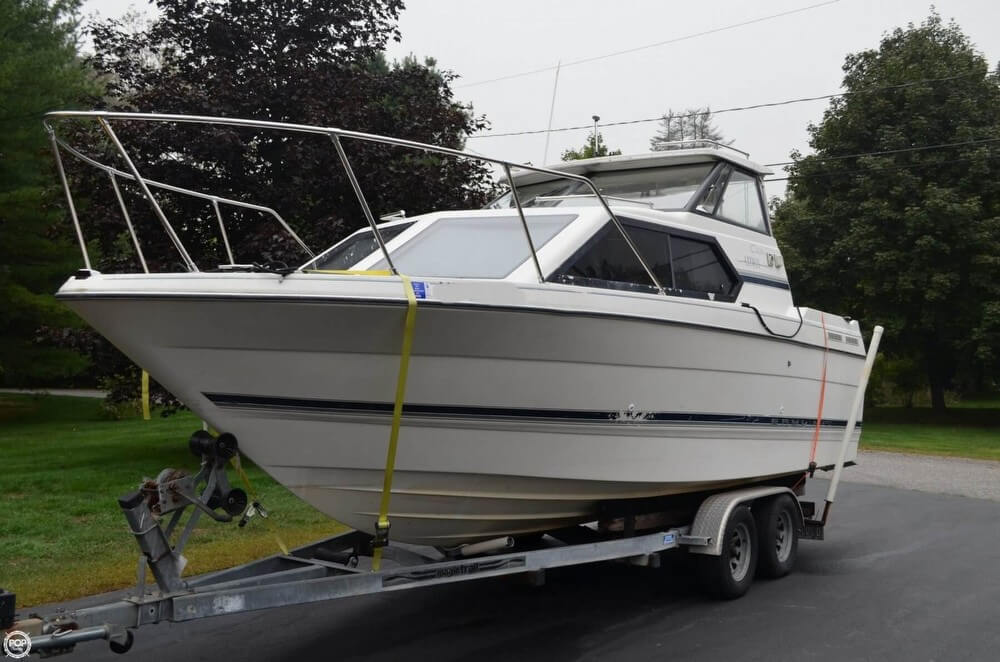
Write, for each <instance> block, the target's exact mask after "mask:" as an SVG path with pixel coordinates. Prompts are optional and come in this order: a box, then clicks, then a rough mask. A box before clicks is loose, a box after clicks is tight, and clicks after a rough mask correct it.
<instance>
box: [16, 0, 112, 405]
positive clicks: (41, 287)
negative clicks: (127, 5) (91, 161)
mask: <svg viewBox="0 0 1000 662" xmlns="http://www.w3.org/2000/svg"><path fill="white" fill-rule="evenodd" d="M79 6H80V2H79V0H55V1H54V2H45V1H44V0H0V26H3V27H2V36H0V301H3V313H2V314H0V383H6V384H15V385H19V386H37V385H51V384H53V383H59V382H60V381H64V380H66V379H70V378H72V377H74V376H75V375H78V374H79V373H80V372H81V371H82V370H83V369H84V368H85V367H86V365H87V361H86V359H85V358H84V357H83V356H81V355H80V354H78V353H76V352H73V351H70V350H67V349H60V348H56V347H52V346H46V345H43V344H39V343H37V342H36V335H37V333H38V330H39V328H40V327H43V326H46V325H59V326H66V325H72V324H75V323H77V320H76V317H75V316H74V315H73V314H72V313H70V312H69V311H68V310H66V309H65V308H64V307H63V306H62V305H60V304H59V303H57V302H56V300H55V299H54V298H53V296H52V293H53V292H54V291H55V289H56V288H58V286H59V284H60V283H61V282H62V281H63V280H65V278H66V277H67V276H68V275H69V274H71V273H72V272H73V270H74V269H75V268H76V267H77V266H78V265H79V263H80V257H79V255H80V254H79V249H78V248H77V247H76V246H75V245H74V243H73V240H72V239H71V237H72V233H71V232H70V230H69V226H68V225H65V224H64V223H63V218H62V213H61V211H60V209H59V206H58V204H59V202H58V198H59V196H60V195H62V191H61V189H58V188H56V187H55V186H54V184H55V182H56V179H55V177H56V175H55V169H54V168H53V167H52V155H51V151H50V149H49V144H48V137H47V136H46V134H45V131H44V129H43V127H42V122H41V119H42V114H43V113H44V112H45V111H47V110H51V109H53V108H60V107H66V106H70V105H73V104H75V103H77V102H78V101H79V100H80V99H81V98H83V97H85V96H87V95H88V94H91V93H93V91H94V90H95V84H94V80H93V76H92V75H91V73H90V71H89V69H88V68H87V67H86V66H84V65H83V63H82V62H81V60H80V58H79V57H78V55H77V40H76V31H77V25H78V22H77V18H76V13H77V10H78V9H79Z"/></svg>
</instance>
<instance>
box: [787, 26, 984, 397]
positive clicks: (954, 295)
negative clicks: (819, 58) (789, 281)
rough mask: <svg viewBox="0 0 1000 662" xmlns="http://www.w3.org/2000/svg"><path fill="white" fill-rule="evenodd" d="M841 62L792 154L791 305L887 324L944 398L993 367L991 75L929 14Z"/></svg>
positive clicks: (902, 353) (893, 346)
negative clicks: (804, 148) (834, 83)
mask: <svg viewBox="0 0 1000 662" xmlns="http://www.w3.org/2000/svg"><path fill="white" fill-rule="evenodd" d="M844 72H845V77H844V87H845V89H846V91H847V92H849V94H848V95H846V96H843V97H839V98H837V99H835V100H833V101H832V102H831V104H830V107H829V108H828V109H827V111H826V112H825V114H824V116H823V120H822V121H821V122H820V123H819V124H817V125H814V126H810V127H809V132H810V135H811V137H810V145H811V146H812V148H813V149H814V150H815V154H814V155H811V156H807V157H800V156H799V155H798V154H793V158H794V160H795V165H793V166H791V167H790V168H789V176H790V178H791V179H790V181H789V188H788V196H787V199H786V200H785V201H783V202H779V203H778V204H776V206H775V216H776V220H775V224H774V226H775V231H776V233H777V236H778V239H779V241H780V242H781V244H782V247H783V249H784V253H785V256H786V260H787V264H788V268H789V271H790V272H791V275H792V276H793V277H794V280H795V283H796V288H797V293H798V297H799V299H800V301H802V302H803V303H805V304H806V305H814V306H818V307H825V308H827V309H833V310H839V311H843V312H845V313H847V314H850V315H852V316H854V317H858V318H860V319H864V320H866V321H868V322H870V323H873V322H881V323H883V324H884V325H885V327H886V342H885V344H884V346H885V348H886V350H887V351H888V352H889V353H891V354H893V355H895V356H896V357H907V358H910V359H913V360H916V361H918V362H919V363H920V364H921V365H922V366H923V369H924V370H925V371H926V374H927V379H928V383H929V385H930V389H931V396H932V403H933V406H934V407H936V408H943V407H944V406H945V401H944V392H945V389H946V388H948V387H949V386H950V385H954V384H956V381H955V380H956V379H957V381H958V382H959V383H958V384H957V385H959V386H961V385H962V384H965V385H967V387H968V386H971V387H973V388H974V387H976V386H979V387H982V386H983V385H984V384H986V383H987V382H988V380H989V379H991V378H993V377H995V376H996V375H997V374H1000V371H998V368H1000V159H998V158H997V157H998V152H997V148H998V147H1000V145H998V144H997V143H995V142H989V141H990V140H995V139H997V138H998V137H1000V85H998V83H1000V80H998V77H997V75H996V73H995V72H991V71H990V67H989V65H988V64H987V62H986V61H985V60H984V58H983V57H982V56H981V55H980V54H979V53H977V52H976V50H975V49H974V47H973V45H972V44H971V43H970V42H969V40H968V38H967V37H966V36H965V35H964V34H963V33H962V32H961V30H960V29H959V27H958V26H957V25H955V24H954V23H950V24H944V23H943V22H942V21H941V19H940V17H939V16H937V15H936V14H932V15H931V16H930V17H929V18H928V19H927V20H926V21H925V22H924V23H922V24H921V25H919V26H914V25H910V26H909V27H908V28H907V29H906V30H903V29H897V30H895V31H893V32H892V33H891V34H889V35H887V36H886V37H885V38H884V39H883V40H882V43H881V45H880V47H879V48H878V49H877V50H868V51H863V52H861V53H856V54H853V55H849V56H848V57H847V59H846V62H845V64H844ZM942 79H946V80H942ZM886 88H888V89H886ZM977 141H986V142H977ZM953 143H963V144H956V145H954V146H951V147H942V148H935V149H918V150H912V151H905V150H910V148H913V147H921V146H929V145H945V144H953ZM871 152H880V153H879V154H872V155H869V156H853V155H856V154H861V153H871Z"/></svg>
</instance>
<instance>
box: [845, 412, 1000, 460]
mask: <svg viewBox="0 0 1000 662" xmlns="http://www.w3.org/2000/svg"><path fill="white" fill-rule="evenodd" d="M997 404H998V403H997V402H996V400H991V401H981V402H976V403H975V404H974V405H972V406H965V407H959V408H952V409H948V410H946V411H943V412H936V411H934V410H932V409H928V408H925V407H912V408H906V407H879V408H874V409H869V410H867V411H865V423H864V430H863V432H862V433H861V447H862V448H863V449H865V450H878V451H895V452H903V453H921V454H925V455H947V456H952V457H968V458H973V459H978V460H1000V408H998V407H997Z"/></svg>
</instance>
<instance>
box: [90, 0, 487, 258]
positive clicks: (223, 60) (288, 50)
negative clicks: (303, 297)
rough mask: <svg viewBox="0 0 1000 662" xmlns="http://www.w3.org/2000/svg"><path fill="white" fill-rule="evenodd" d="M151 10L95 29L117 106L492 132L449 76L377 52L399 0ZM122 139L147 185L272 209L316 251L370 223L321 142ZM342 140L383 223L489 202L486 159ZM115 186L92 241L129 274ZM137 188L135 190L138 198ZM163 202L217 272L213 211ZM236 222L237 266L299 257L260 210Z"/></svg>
mask: <svg viewBox="0 0 1000 662" xmlns="http://www.w3.org/2000/svg"><path fill="white" fill-rule="evenodd" d="M157 4H158V6H159V9H160V12H161V14H160V16H159V18H157V19H156V20H154V21H153V23H152V24H151V25H150V26H149V27H148V29H139V30H135V29H132V26H128V25H125V24H123V23H122V22H121V21H107V22H104V23H102V24H100V25H98V26H96V27H95V29H94V47H95V50H96V56H95V64H96V66H97V68H98V69H99V70H100V71H103V72H107V73H108V74H109V75H110V77H111V84H110V91H111V93H112V100H111V101H110V102H109V104H108V105H109V106H111V107H113V108H121V109H129V110H147V111H148V110H155V111H156V112H161V113H180V114H200V115H212V116H228V117H241V118H256V119H268V120H274V121H284V122H292V123H302V124H312V125H319V126H336V127H341V128H347V129H352V130H356V131H362V132H369V133H381V134H388V135H392V136H396V137H401V138H407V139H411V140H417V141H421V142H428V143H434V144H437V145H442V146H445V147H452V148H462V147H463V146H464V141H465V138H466V137H467V136H468V135H469V134H470V133H472V132H474V131H477V130H479V129H480V128H482V127H483V126H484V120H483V119H482V118H481V117H476V116H475V115H473V113H472V111H471V108H469V107H467V106H463V105H462V104H460V103H457V102H456V101H454V99H453V95H452V91H451V87H450V83H451V81H452V80H453V78H454V75H453V74H451V73H449V72H446V71H441V70H439V69H438V68H437V66H436V63H435V62H434V61H433V60H426V61H424V62H418V61H417V60H416V59H414V58H412V57H410V58H406V59H404V60H403V61H402V62H394V63H388V62H386V60H385V59H384V57H383V55H382V51H383V49H384V48H385V46H386V44H387V43H388V41H389V40H390V39H398V38H399V33H398V30H397V28H396V27H395V20H396V17H397V14H398V12H399V10H400V9H401V7H402V3H401V1H400V0H379V1H377V2H367V1H365V0H343V1H341V2H336V3H331V2H328V1H324V0H308V1H305V2H296V3H288V2H283V1H282V0H247V1H244V2H238V3H237V2H233V3H218V2H209V1H188V0H157ZM150 54H156V57H150ZM116 131H117V132H118V133H119V135H120V137H121V138H122V140H123V142H124V143H125V144H126V145H127V146H128V149H129V151H130V154H132V156H133V159H134V160H135V161H136V163H137V164H140V165H141V167H142V168H143V174H144V175H146V176H149V177H151V178H154V179H159V180H164V181H168V182H170V183H172V184H176V185H179V186H183V187H185V188H190V189H196V190H207V191H213V192H221V193H223V194H225V195H227V196H229V197H235V198H246V199H247V200H248V201H249V200H253V201H254V202H257V203H259V204H265V205H267V206H269V207H273V208H275V209H277V210H278V211H279V212H280V213H281V214H282V216H284V217H285V218H286V219H288V220H289V222H290V223H291V224H292V225H293V226H294V227H295V229H296V231H297V232H298V233H299V234H300V235H302V236H303V239H305V241H306V243H308V244H310V245H311V246H313V247H314V248H323V247H326V246H328V245H330V244H331V243H333V242H334V241H336V240H337V239H339V238H340V237H342V236H343V235H344V234H345V233H347V232H350V231H353V230H355V229H357V228H358V227H360V226H361V225H363V224H364V223H365V217H364V215H363V214H362V212H361V209H360V206H359V204H358V202H357V199H356V197H355V194H354V191H353V189H352V188H351V186H350V184H349V181H348V180H347V178H346V176H345V173H344V170H343V167H342V166H341V163H340V161H339V159H338V157H337V153H336V151H335V150H334V147H333V145H332V144H331V142H330V140H329V139H328V138H326V137H324V136H319V135H302V134H283V133H278V132H274V131H259V130H245V129H239V128H235V129H234V128H231V127H214V128H207V129H206V128H205V127H203V126H197V125H156V126H152V125H149V124H142V123H120V124H119V125H116ZM84 138H86V136H84ZM98 144H102V143H100V142H98ZM103 144H104V145H105V149H106V150H107V151H105V153H104V156H105V162H113V161H114V159H115V158H116V155H115V154H114V153H113V152H112V151H111V150H110V149H108V146H107V144H106V142H105V143H103ZM344 145H345V148H346V150H347V152H348V154H349V157H350V159H351V163H352V166H353V168H354V170H355V172H356V174H357V176H358V178H359V179H360V181H361V185H362V188H363V189H364V191H365V194H366V197H367V201H368V203H369V205H370V207H371V208H372V210H373V212H375V213H376V214H380V213H387V212H392V211H396V210H397V209H400V208H402V209H405V210H406V211H407V213H408V214H411V215H412V214H414V213H421V212H425V211H430V210H433V209H440V208H452V207H456V206H466V207H467V206H475V205H478V204H480V203H481V202H483V201H484V198H485V193H484V191H485V190H486V188H487V184H488V182H489V179H490V178H489V171H488V169H487V168H485V167H483V166H482V164H479V163H477V162H471V161H464V160H457V159H451V158H447V157H438V156H433V155H427V154H423V153H419V152H413V151H409V150H402V149H400V148H389V147H385V146H381V145H374V144H367V143H361V142H358V141H349V140H345V141H344ZM108 189H109V187H108V185H107V184H106V183H105V184H104V185H98V187H97V189H95V190H98V191H99V192H100V193H99V195H98V196H97V197H96V198H95V200H93V201H92V204H93V205H94V210H93V211H94V213H92V214H91V216H92V217H93V219H94V221H95V222H97V223H98V224H99V230H98V234H97V236H98V239H99V241H100V243H101V247H102V250H103V252H104V254H105V255H106V259H107V260H108V261H109V262H111V263H113V264H114V266H115V267H117V268H121V267H124V266H127V265H131V266H132V267H133V268H134V264H135V260H134V257H133V256H131V254H130V253H128V251H125V252H123V251H122V250H115V247H116V246H119V245H125V246H127V244H122V242H121V241H120V236H121V232H122V230H123V226H122V224H121V221H120V213H118V212H117V211H116V210H117V200H116V199H115V198H114V196H113V195H111V194H110V192H109V190H108ZM135 193H136V191H135V190H133V191H131V194H130V195H131V196H132V197H133V199H135V201H137V202H138V200H137V199H136V198H135ZM161 197H162V198H163V201H162V204H163V205H164V207H165V211H167V212H168V217H170V218H184V219H185V223H184V224H183V227H181V228H179V229H178V233H179V234H180V235H181V238H182V239H183V240H184V243H185V245H187V246H188V248H189V250H190V251H191V252H192V253H193V255H192V257H194V258H195V259H196V260H203V261H207V262H208V263H209V264H217V263H219V261H223V260H224V255H223V254H222V252H221V244H220V242H219V240H218V237H217V236H216V234H215V232H216V231H217V230H213V226H215V219H214V211H213V210H212V209H211V207H210V206H208V205H206V204H205V203H204V202H200V201H196V200H192V199H185V198H183V197H179V196H173V195H162V196H161ZM134 213H135V214H136V215H137V217H138V218H137V219H136V223H137V227H138V228H139V234H140V235H141V236H142V238H143V241H144V243H145V242H151V244H152V247H151V249H150V250H149V253H151V254H152V255H153V256H157V255H159V256H163V258H165V259H166V260H167V261H168V263H173V262H174V261H176V253H175V252H173V249H172V248H170V245H169V243H168V242H167V239H166V237H165V234H164V233H163V232H162V230H159V229H158V228H159V223H158V221H157V220H156V219H155V217H154V216H153V215H152V214H151V212H150V210H149V207H148V205H145V204H138V205H136V206H135V212H134ZM226 222H227V231H228V232H229V235H230V239H231V240H232V243H233V244H234V246H235V245H239V246H240V247H241V250H240V254H239V255H237V256H236V257H237V259H238V260H239V261H249V260H271V261H284V262H287V263H289V264H296V263H301V262H302V261H303V260H304V255H303V253H302V251H301V250H300V249H299V248H298V247H296V246H295V245H294V243H292V242H291V241H290V239H289V238H288V237H286V236H285V235H283V234H282V233H280V232H277V231H276V227H275V226H274V224H273V223H270V222H268V221H267V219H266V218H264V217H262V216H260V215H257V214H241V213H229V214H227V219H226ZM154 259H155V258H154ZM156 266H158V267H160V268H163V267H164V266H166V264H165V263H163V262H160V263H158V264H157V265H156Z"/></svg>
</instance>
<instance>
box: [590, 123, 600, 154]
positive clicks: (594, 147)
mask: <svg viewBox="0 0 1000 662" xmlns="http://www.w3.org/2000/svg"><path fill="white" fill-rule="evenodd" d="M591 117H593V118H594V140H593V143H594V146H593V150H594V156H597V123H598V122H600V121H601V116H600V115H591Z"/></svg>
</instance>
